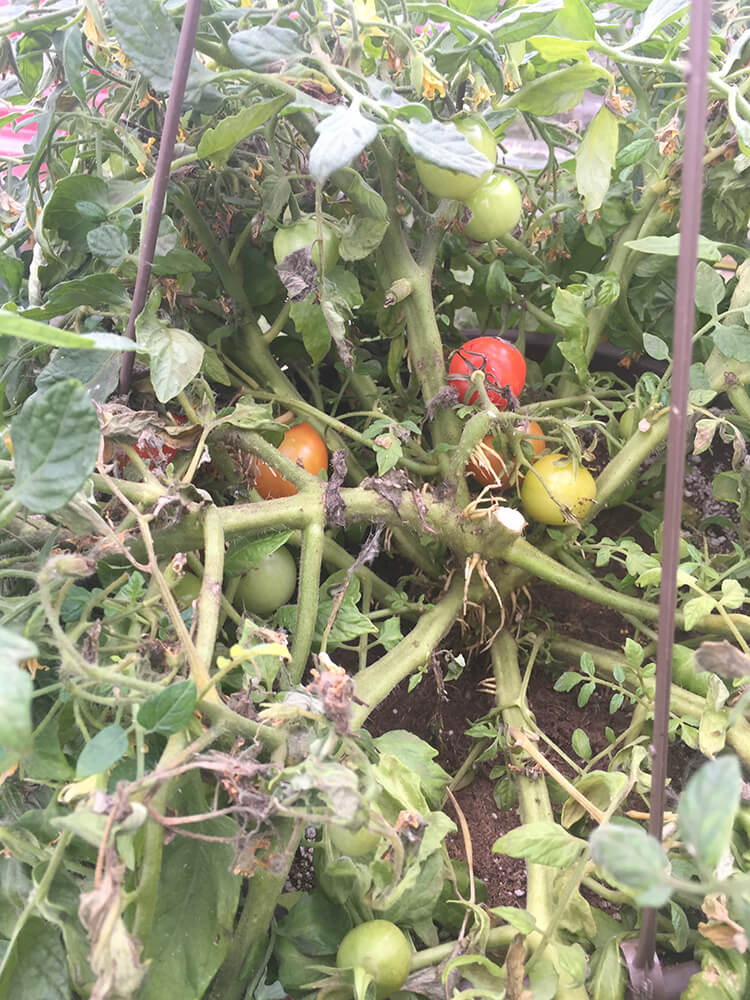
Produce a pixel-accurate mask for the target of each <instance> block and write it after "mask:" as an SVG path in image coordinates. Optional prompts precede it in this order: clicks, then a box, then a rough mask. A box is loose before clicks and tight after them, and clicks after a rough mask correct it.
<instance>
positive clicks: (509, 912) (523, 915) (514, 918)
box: [490, 906, 536, 936]
mask: <svg viewBox="0 0 750 1000" xmlns="http://www.w3.org/2000/svg"><path fill="white" fill-rule="evenodd" d="M490 913H494V914H495V916H497V917H500V919H501V920H504V921H505V922H506V923H507V924H510V925H511V927H515V929H516V930H517V931H518V932H519V933H520V934H524V935H526V936H528V935H529V934H531V932H532V931H533V930H534V928H535V927H536V917H535V916H534V914H533V913H529V911H528V910H519V909H518V908H517V907H515V906H493V907H492V908H491V909H490Z"/></svg>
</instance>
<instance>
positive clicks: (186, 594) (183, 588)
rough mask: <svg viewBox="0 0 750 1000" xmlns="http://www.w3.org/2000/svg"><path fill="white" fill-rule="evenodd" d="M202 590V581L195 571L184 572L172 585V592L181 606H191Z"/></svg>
mask: <svg viewBox="0 0 750 1000" xmlns="http://www.w3.org/2000/svg"><path fill="white" fill-rule="evenodd" d="M200 592H201V581H200V580H199V579H198V577H197V576H196V575H195V573H183V574H182V576H181V577H180V579H179V580H178V581H177V583H175V585H174V587H172V593H173V595H174V599H175V600H176V601H177V604H178V606H179V607H181V608H189V607H190V605H191V604H192V603H193V601H194V600H195V599H196V598H197V597H198V594H200Z"/></svg>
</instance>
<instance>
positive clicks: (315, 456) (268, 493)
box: [254, 421, 328, 500]
mask: <svg viewBox="0 0 750 1000" xmlns="http://www.w3.org/2000/svg"><path fill="white" fill-rule="evenodd" d="M279 452H280V453H281V454H282V455H284V456H285V457H286V458H288V459H289V460H290V461H292V462H294V463H295V464H296V465H299V466H300V468H303V469H306V470H307V472H309V473H310V474H311V475H313V476H317V475H319V474H320V473H321V472H323V470H324V469H326V468H327V467H328V449H327V448H326V446H325V442H324V441H323V438H322V437H321V436H320V434H318V432H317V431H316V430H315V428H314V427H311V426H310V424H308V423H305V422H304V421H303V422H302V423H301V424H296V425H295V426H294V427H290V428H289V430H288V431H287V432H286V434H285V435H284V438H283V440H282V442H281V444H280V445H279ZM254 486H255V489H256V490H257V491H258V493H259V494H260V495H261V496H262V497H263V499H264V500H272V499H276V498H278V497H291V496H294V494H295V493H296V492H297V488H296V486H294V485H292V483H290V482H289V480H287V479H284V477H283V476H282V475H280V474H279V473H278V472H277V471H276V470H275V469H273V468H271V466H269V465H266V464H265V462H260V461H259V462H258V463H257V468H256V471H255V483H254Z"/></svg>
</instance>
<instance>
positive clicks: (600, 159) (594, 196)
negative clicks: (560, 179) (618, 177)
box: [576, 107, 617, 212]
mask: <svg viewBox="0 0 750 1000" xmlns="http://www.w3.org/2000/svg"><path fill="white" fill-rule="evenodd" d="M616 155H617V118H616V117H615V115H613V114H612V112H611V111H610V110H609V108H606V107H602V108H600V109H599V111H598V112H597V114H596V115H595V117H594V119H593V120H592V122H591V124H590V125H589V127H588V128H587V129H586V134H585V135H584V137H583V142H582V143H581V145H580V146H579V147H578V152H577V153H576V185H577V187H578V193H579V194H580V195H581V197H582V198H583V206H584V208H585V209H586V211H587V212H595V211H596V210H597V209H598V208H600V207H601V204H602V202H603V201H604V196H605V195H606V193H607V191H608V190H609V178H610V175H611V173H612V167H613V165H614V162H615V156H616Z"/></svg>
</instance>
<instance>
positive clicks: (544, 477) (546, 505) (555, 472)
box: [521, 452, 596, 524]
mask: <svg viewBox="0 0 750 1000" xmlns="http://www.w3.org/2000/svg"><path fill="white" fill-rule="evenodd" d="M595 501H596V483H595V481H594V477H593V476H592V475H591V473H590V472H589V471H588V469H586V468H584V467H583V466H582V465H579V466H578V467H577V468H576V467H575V463H574V462H573V459H572V458H571V457H570V456H569V455H564V454H561V453H560V452H553V453H551V454H549V455H544V456H543V457H542V458H540V459H539V460H538V461H536V462H535V463H534V464H533V466H532V467H531V470H530V472H529V474H528V475H527V476H526V478H525V479H524V481H523V486H522V487H521V502H522V504H523V509H524V511H525V513H526V514H528V516H529V517H530V518H532V520H534V521H541V523H542V524H567V523H568V521H567V519H566V517H565V514H564V511H565V510H569V511H570V512H571V513H572V515H573V517H575V518H581V517H584V516H585V515H586V514H587V513H588V511H589V510H590V509H591V507H592V506H593V504H594V502H595Z"/></svg>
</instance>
